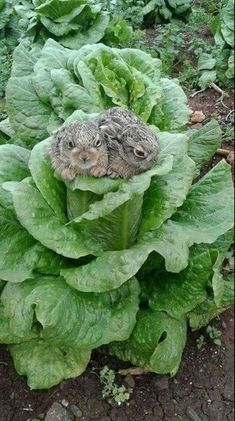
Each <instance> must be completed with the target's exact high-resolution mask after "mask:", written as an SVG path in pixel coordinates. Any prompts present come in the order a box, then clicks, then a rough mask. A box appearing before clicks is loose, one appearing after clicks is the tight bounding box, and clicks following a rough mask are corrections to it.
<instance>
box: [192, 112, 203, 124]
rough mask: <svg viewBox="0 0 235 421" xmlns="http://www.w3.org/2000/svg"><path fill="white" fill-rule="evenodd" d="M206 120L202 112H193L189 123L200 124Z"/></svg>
mask: <svg viewBox="0 0 235 421" xmlns="http://www.w3.org/2000/svg"><path fill="white" fill-rule="evenodd" d="M205 118H206V116H205V114H204V113H203V112H202V111H194V113H193V115H192V117H191V119H190V121H191V123H192V124H194V123H202V121H204V120H205Z"/></svg>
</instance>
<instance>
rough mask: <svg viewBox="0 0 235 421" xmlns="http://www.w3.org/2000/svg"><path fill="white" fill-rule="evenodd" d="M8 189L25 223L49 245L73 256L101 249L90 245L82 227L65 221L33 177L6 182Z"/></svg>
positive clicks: (56, 250) (62, 253) (18, 213)
mask: <svg viewBox="0 0 235 421" xmlns="http://www.w3.org/2000/svg"><path fill="white" fill-rule="evenodd" d="M4 188H5V189H7V190H8V191H10V192H11V194H12V198H13V204H14V209H15V212H16V215H17V218H18V220H19V221H20V223H21V224H22V226H23V227H24V228H26V229H27V231H28V232H29V233H30V234H31V235H32V236H33V237H34V238H35V239H36V240H38V241H40V243H41V244H43V245H44V246H45V247H48V248H49V249H51V250H53V251H55V252H56V253H58V254H61V255H62V256H65V257H70V258H73V259H78V258H79V257H82V256H87V255H89V254H93V253H95V252H97V248H96V250H95V245H93V244H90V247H91V248H88V247H86V245H85V244H86V240H85V238H84V237H83V236H82V234H81V233H80V232H79V231H78V230H75V229H74V228H73V227H72V226H66V225H64V223H62V222H61V220H60V219H59V218H58V216H57V215H56V213H55V212H54V210H53V209H52V208H51V207H50V206H49V205H48V203H47V202H46V201H45V199H44V198H43V197H42V195H41V193H40V192H39V191H38V190H37V188H36V187H35V185H34V184H33V182H32V179H31V178H28V179H25V180H24V181H23V182H19V183H16V182H8V183H4Z"/></svg>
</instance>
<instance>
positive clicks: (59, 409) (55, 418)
mask: <svg viewBox="0 0 235 421" xmlns="http://www.w3.org/2000/svg"><path fill="white" fill-rule="evenodd" d="M45 421H70V417H69V415H68V413H67V411H66V409H65V408H63V406H62V405H60V404H59V403H58V402H55V403H53V405H52V406H51V408H50V409H49V411H48V412H47V414H46V418H45Z"/></svg>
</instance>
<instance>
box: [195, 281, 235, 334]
mask: <svg viewBox="0 0 235 421" xmlns="http://www.w3.org/2000/svg"><path fill="white" fill-rule="evenodd" d="M233 305H234V274H232V276H231V279H229V280H227V281H224V289H223V296H222V299H221V302H220V306H217V305H216V303H215V301H214V297H213V295H210V296H208V297H207V299H206V300H205V301H204V302H203V303H201V304H199V305H198V306H196V307H195V308H194V309H193V310H192V311H191V312H190V313H189V314H188V318H189V325H190V327H191V329H192V330H197V329H200V328H201V327H203V326H206V325H208V323H209V322H210V321H211V320H212V319H214V318H215V317H216V316H218V315H219V314H220V313H223V312H224V311H225V310H226V309H228V308H229V307H231V306H233Z"/></svg>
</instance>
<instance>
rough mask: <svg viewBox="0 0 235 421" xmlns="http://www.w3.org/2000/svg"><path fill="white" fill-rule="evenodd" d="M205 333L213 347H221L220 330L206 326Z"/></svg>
mask: <svg viewBox="0 0 235 421" xmlns="http://www.w3.org/2000/svg"><path fill="white" fill-rule="evenodd" d="M206 332H207V334H208V335H209V337H210V338H211V339H212V341H213V343H214V344H215V345H218V346H221V340H220V336H221V335H222V332H221V330H219V329H216V328H215V327H213V326H211V325H208V326H207V328H206Z"/></svg>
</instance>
